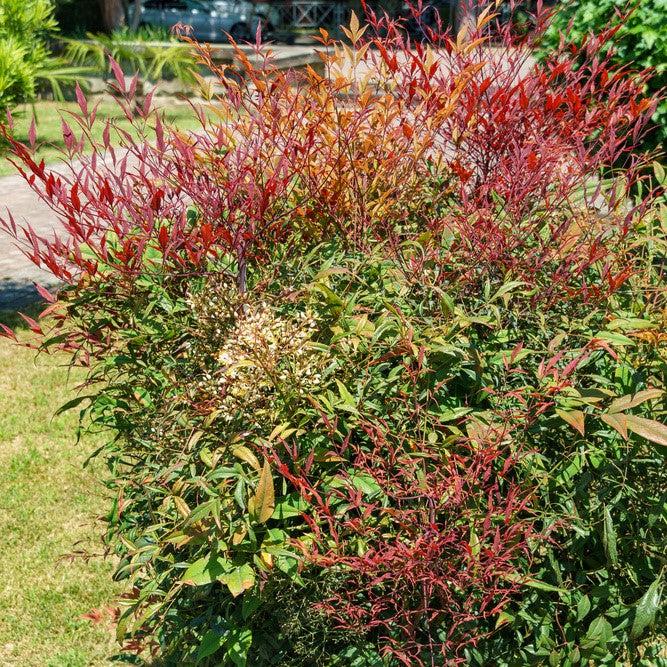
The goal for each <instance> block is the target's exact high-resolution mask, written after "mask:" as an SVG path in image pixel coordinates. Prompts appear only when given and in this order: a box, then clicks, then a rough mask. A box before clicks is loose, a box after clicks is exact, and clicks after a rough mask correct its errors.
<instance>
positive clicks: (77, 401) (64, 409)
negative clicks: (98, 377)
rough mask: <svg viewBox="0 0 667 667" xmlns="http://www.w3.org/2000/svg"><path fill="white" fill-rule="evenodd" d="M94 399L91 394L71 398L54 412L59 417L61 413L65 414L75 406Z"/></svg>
mask: <svg viewBox="0 0 667 667" xmlns="http://www.w3.org/2000/svg"><path fill="white" fill-rule="evenodd" d="M92 398H94V396H93V395H92V394H90V395H87V396H77V397H76V398H73V399H72V400H71V401H67V403H65V405H61V406H60V407H59V408H58V409H57V410H56V415H61V414H62V413H63V412H67V411H68V410H71V409H72V408H75V407H77V405H80V404H81V403H83V402H84V401H86V400H91V399H92Z"/></svg>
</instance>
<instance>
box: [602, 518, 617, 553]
mask: <svg viewBox="0 0 667 667" xmlns="http://www.w3.org/2000/svg"><path fill="white" fill-rule="evenodd" d="M602 545H603V546H604V553H605V556H606V557H607V561H608V562H609V563H611V564H612V565H616V564H617V563H618V550H617V548H616V530H615V529H614V522H613V520H612V518H611V512H610V511H609V508H608V507H605V508H604V525H603V528H602Z"/></svg>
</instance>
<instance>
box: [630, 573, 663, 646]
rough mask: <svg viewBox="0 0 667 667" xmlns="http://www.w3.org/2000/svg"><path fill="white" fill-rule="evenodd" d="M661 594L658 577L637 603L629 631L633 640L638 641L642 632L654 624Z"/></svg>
mask: <svg viewBox="0 0 667 667" xmlns="http://www.w3.org/2000/svg"><path fill="white" fill-rule="evenodd" d="M661 593H662V591H661V583H660V577H658V578H657V579H656V580H655V581H654V582H653V583H652V584H651V585H650V586H649V587H648V590H647V591H646V593H644V595H642V596H641V598H640V599H639V602H637V605H636V607H635V618H634V621H633V622H632V629H631V630H630V636H631V637H632V638H633V639H638V638H639V637H640V636H641V635H642V633H643V632H644V630H646V628H648V627H649V626H651V625H653V623H654V622H655V616H656V614H657V612H658V609H659V608H660V597H661Z"/></svg>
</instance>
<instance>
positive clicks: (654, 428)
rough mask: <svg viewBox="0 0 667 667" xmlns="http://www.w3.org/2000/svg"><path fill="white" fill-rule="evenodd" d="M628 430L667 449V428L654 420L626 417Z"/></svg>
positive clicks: (632, 416) (634, 416)
mask: <svg viewBox="0 0 667 667" xmlns="http://www.w3.org/2000/svg"><path fill="white" fill-rule="evenodd" d="M625 420H626V422H627V424H628V429H629V430H630V431H632V432H633V433H636V434H637V435H640V436H642V438H646V439H647V440H650V441H651V442H655V443H656V444H658V445H662V446H663V447H667V426H665V424H661V423H660V422H657V421H655V420H653V419H645V418H644V417H637V416H636V415H625Z"/></svg>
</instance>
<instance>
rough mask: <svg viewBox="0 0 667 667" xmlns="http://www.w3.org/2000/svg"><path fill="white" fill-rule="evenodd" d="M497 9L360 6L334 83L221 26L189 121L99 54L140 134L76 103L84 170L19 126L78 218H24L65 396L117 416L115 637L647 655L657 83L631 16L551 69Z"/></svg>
mask: <svg viewBox="0 0 667 667" xmlns="http://www.w3.org/2000/svg"><path fill="white" fill-rule="evenodd" d="M494 21H495V18H494V15H493V14H492V13H491V11H490V9H487V10H486V11H485V12H482V13H481V15H480V17H479V19H478V22H477V27H476V29H475V30H474V31H472V33H471V34H468V35H466V34H465V33H463V32H462V33H460V34H459V35H458V36H455V37H453V36H450V35H448V34H446V33H441V32H440V31H438V30H431V29H429V37H430V39H431V41H432V44H431V45H426V44H408V43H407V42H406V41H405V36H404V35H405V33H404V32H403V31H402V30H401V29H400V26H397V25H396V24H395V23H392V22H391V21H389V20H387V19H386V18H385V17H381V16H376V15H374V14H372V13H370V14H369V26H370V27H365V26H364V27H362V26H360V25H359V23H358V21H357V20H356V17H353V19H352V22H351V24H350V26H349V27H348V28H346V29H345V34H346V37H347V41H346V43H335V42H331V41H330V40H329V38H328V35H327V34H326V33H325V32H323V33H322V42H323V43H324V44H325V45H326V46H328V47H330V50H329V51H328V52H327V53H322V59H323V62H324V70H325V74H324V76H322V75H321V74H318V73H317V72H315V71H314V70H312V69H306V70H305V71H303V72H300V73H298V72H289V73H284V72H280V71H277V70H276V69H275V68H274V67H273V65H272V61H271V58H270V56H269V55H266V54H264V56H263V59H262V56H261V53H260V52H259V51H258V56H259V63H260V64H259V65H257V66H253V64H252V63H251V62H249V61H248V60H246V59H245V57H244V54H243V53H242V52H239V53H238V54H237V57H238V58H239V60H240V61H241V62H242V63H243V65H244V71H243V74H244V77H245V78H241V77H240V76H239V75H238V74H239V73H237V72H233V71H232V72H230V71H229V69H228V68H221V67H217V66H215V65H214V64H213V63H212V62H211V61H210V58H209V54H208V52H207V50H206V48H201V49H200V56H201V59H202V62H203V64H205V65H207V66H208V67H209V68H211V70H212V71H213V72H214V73H215V74H217V75H218V77H219V79H220V82H221V84H222V85H223V86H225V89H226V94H225V95H224V96H221V97H219V98H216V99H214V100H212V101H211V105H210V113H208V114H204V113H203V112H202V113H201V114H200V120H201V124H202V127H201V130H200V131H198V132H195V133H191V134H184V133H182V132H178V131H176V130H172V129H170V128H168V127H165V126H164V124H163V122H162V120H161V119H160V116H159V114H157V113H156V112H154V111H153V110H152V108H151V96H150V95H149V96H147V98H146V100H145V102H144V105H143V108H142V109H140V110H139V113H138V115H134V113H133V106H132V104H133V103H132V94H133V91H134V88H135V86H136V80H135V82H133V83H132V84H131V85H130V86H129V88H128V89H126V87H125V86H126V84H125V80H124V77H123V76H122V72H121V70H120V68H119V67H118V66H117V65H116V64H115V63H112V68H113V70H114V72H115V74H116V79H117V86H118V92H119V95H120V97H121V104H122V105H123V107H124V108H125V109H126V111H127V116H128V118H129V119H133V123H134V124H135V125H136V127H137V130H138V131H139V135H140V137H142V139H139V140H134V139H133V138H132V137H131V136H130V135H128V134H126V133H123V134H122V135H121V138H122V139H123V142H124V148H123V149H118V148H113V147H112V146H111V141H110V134H111V132H112V131H114V130H113V128H108V129H107V130H106V131H105V133H104V139H103V141H102V142H101V143H100V144H93V145H90V140H89V137H90V133H89V130H90V127H91V125H92V124H93V123H95V122H100V121H99V119H97V118H96V112H95V109H92V108H91V109H89V108H88V104H87V102H86V100H85V99H84V97H83V95H81V94H79V104H80V107H81V115H80V116H79V117H75V118H74V119H73V122H72V123H71V124H67V123H66V124H65V127H64V133H65V140H66V146H67V148H66V155H65V157H66V162H67V164H68V169H67V171H66V173H61V174H58V175H56V174H53V173H50V172H49V171H48V170H46V168H45V167H44V165H43V164H38V163H36V162H35V161H34V160H33V157H32V152H33V148H34V144H35V142H36V138H35V137H33V138H32V140H31V143H32V144H33V146H23V145H21V144H19V143H17V142H13V143H12V146H13V152H14V159H15V161H16V163H17V165H18V166H19V168H20V169H21V170H22V172H23V173H24V174H25V177H26V179H27V180H28V182H29V183H30V185H31V186H32V187H33V189H34V190H35V191H36V192H37V193H38V194H39V196H40V197H42V198H43V199H44V200H45V201H46V202H48V203H49V204H50V206H51V207H52V208H53V210H54V211H55V213H56V214H57V215H58V217H59V220H60V221H61V223H62V233H61V234H60V235H58V236H57V237H56V238H54V239H44V238H40V237H39V236H38V235H37V234H35V232H34V231H32V230H31V229H30V227H29V226H25V227H22V226H21V225H19V224H18V223H17V222H16V220H15V219H14V218H13V217H12V216H11V215H8V216H7V217H6V218H5V219H4V221H3V227H4V228H5V230H6V231H7V232H8V233H9V234H10V235H11V236H13V237H14V238H15V239H16V241H17V242H18V243H20V244H22V245H23V247H24V248H25V250H26V254H27V255H28V256H29V257H31V259H32V260H33V261H34V262H35V263H37V264H39V265H40V266H44V267H47V268H49V269H50V270H51V271H52V272H53V273H54V274H55V275H56V276H58V277H59V278H60V279H61V280H62V281H63V283H64V287H63V289H62V290H61V291H60V292H59V294H58V295H57V297H53V296H51V295H49V294H48V293H46V292H45V291H43V293H44V296H45V298H47V299H49V300H50V301H51V302H52V303H51V305H50V306H49V307H48V309H47V312H46V313H45V317H44V318H43V321H41V322H35V321H32V320H30V319H29V318H28V322H29V324H30V326H31V327H32V328H33V330H34V331H35V332H36V333H37V334H39V335H40V336H42V340H41V342H40V346H41V348H42V349H44V350H48V351H53V352H55V351H65V352H67V353H68V354H69V355H70V358H71V361H72V363H73V364H81V365H84V366H86V367H87V368H88V369H89V373H88V379H87V382H86V383H85V385H84V386H83V387H82V388H81V395H80V396H79V398H77V399H76V400H74V401H73V402H71V403H70V404H68V405H67V406H64V408H74V407H77V406H78V407H80V408H81V410H82V413H81V414H82V419H83V423H84V424H87V425H88V427H89V428H93V429H104V430H105V431H108V432H110V433H111V437H110V439H109V443H108V445H107V446H106V447H104V448H103V450H102V451H100V452H98V453H97V455H103V456H105V457H106V460H107V462H108V465H109V471H110V475H109V479H108V481H107V483H108V485H109V488H110V489H112V490H113V491H114V492H115V500H114V502H113V505H112V507H111V508H110V509H109V512H108V515H107V522H108V532H107V535H106V539H107V541H108V544H109V548H110V549H111V550H113V551H114V552H115V553H116V554H117V555H118V557H119V559H120V564H119V567H118V570H117V574H116V576H117V577H118V578H119V579H127V580H128V593H127V595H126V596H124V599H123V600H122V601H121V609H120V616H119V623H118V637H119V640H120V641H121V642H123V643H124V646H125V648H126V649H127V650H135V651H138V652H140V651H142V650H148V651H151V652H153V653H155V654H159V655H160V657H161V659H162V660H163V661H164V663H165V664H196V663H200V664H207V663H208V664H220V663H222V664H235V665H245V664H250V665H271V664H282V665H299V664H303V665H312V664H318V665H320V664H321V665H359V666H367V665H380V664H388V665H398V664H405V665H426V664H428V665H444V664H457V663H466V664H480V665H482V664H488V663H489V662H491V661H493V662H495V663H498V664H502V665H516V664H533V663H534V664H546V663H549V664H564V665H566V664H572V665H574V664H581V663H582V662H586V661H595V662H596V663H598V664H604V663H609V664H613V663H614V661H619V660H622V659H624V658H631V659H632V660H635V661H638V660H640V659H644V658H640V657H639V656H642V655H643V656H645V658H646V659H648V660H650V652H651V651H652V650H653V649H652V648H651V645H650V640H651V638H652V637H655V633H656V631H659V627H660V626H659V625H658V624H659V622H660V618H661V617H660V608H661V588H662V577H663V576H664V573H663V568H664V558H663V554H664V536H665V514H664V506H665V497H664V493H665V484H664V447H665V446H667V429H666V428H665V426H664V424H663V422H664V415H665V402H664V395H665V391H664V390H665V386H664V384H665V348H664V341H665V335H666V333H665V327H666V325H667V323H666V322H665V312H667V311H665V300H664V291H661V290H660V289H659V286H660V284H661V283H660V281H661V280H662V275H661V270H662V267H663V266H664V259H665V244H664V239H665V231H666V230H665V227H666V225H667V223H666V221H665V213H664V209H663V210H661V209H660V208H659V207H657V206H655V205H654V204H655V201H654V200H655V194H656V193H655V190H654V186H655V181H656V180H661V179H662V180H663V181H664V172H662V171H661V168H660V167H659V166H656V168H655V178H654V179H653V181H652V182H651V181H650V180H649V179H648V177H647V176H646V166H647V165H645V164H644V162H643V161H642V160H643V158H642V157H641V156H635V155H634V154H633V152H632V150H633V145H634V144H635V142H636V141H637V140H639V139H640V138H641V137H642V133H643V130H644V127H645V124H646V122H647V120H648V117H649V116H650V115H651V114H652V113H653V112H654V110H655V102H654V101H652V100H651V99H650V98H646V97H644V94H643V90H644V85H645V81H646V77H645V75H644V74H639V75H638V76H637V77H634V78H630V77H628V76H627V75H626V74H624V73H618V72H615V71H614V70H613V68H612V66H611V62H610V59H609V57H605V56H600V52H601V50H602V49H603V47H604V39H605V37H608V36H609V35H604V36H602V37H599V38H591V39H590V40H589V41H588V42H587V43H586V44H585V45H584V46H583V47H580V48H578V49H576V50H574V51H573V50H571V49H570V48H569V47H568V48H563V50H562V51H559V52H557V53H556V54H554V55H553V57H551V58H549V59H547V60H546V61H545V62H544V63H541V64H537V65H534V66H533V65H531V64H530V60H529V56H530V51H529V49H528V48H527V47H528V46H530V45H529V44H526V39H527V38H526V37H525V36H522V37H521V38H520V42H517V40H516V39H515V38H514V37H513V36H512V34H511V32H510V31H511V28H510V27H503V26H497V32H498V33H499V35H500V41H501V48H494V49H487V48H486V46H485V38H484V37H483V34H484V33H485V31H486V29H487V27H488V25H489V24H490V23H493V22H494ZM535 22H536V24H537V25H538V28H539V29H540V30H541V29H543V25H542V22H541V17H540V16H538V17H536V19H535ZM538 37H539V34H538ZM193 113H199V112H197V111H195V110H193ZM89 151H92V154H90V153H89ZM621 158H623V162H624V164H626V165H627V168H626V169H624V170H618V169H616V168H614V166H613V165H616V164H619V162H620V161H621ZM651 183H653V184H651ZM5 333H6V334H7V335H9V336H11V335H12V332H11V331H9V330H5ZM656 628H657V629H658V630H656ZM647 642H648V643H647Z"/></svg>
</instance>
